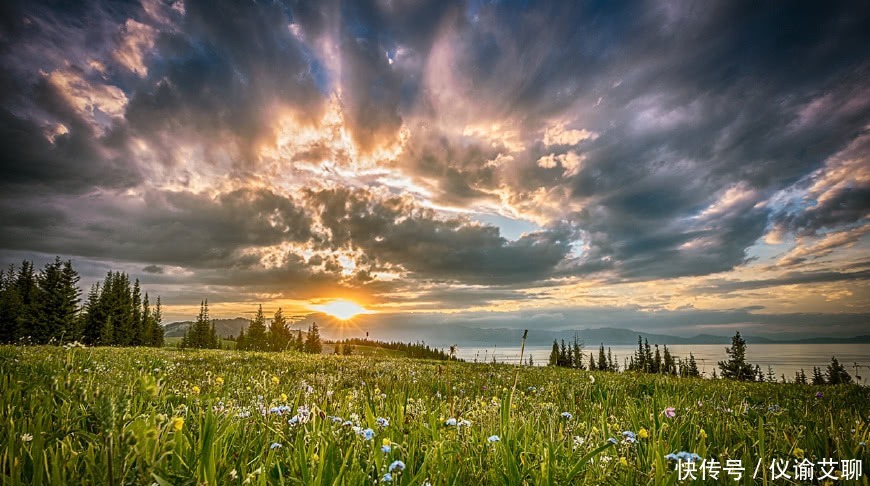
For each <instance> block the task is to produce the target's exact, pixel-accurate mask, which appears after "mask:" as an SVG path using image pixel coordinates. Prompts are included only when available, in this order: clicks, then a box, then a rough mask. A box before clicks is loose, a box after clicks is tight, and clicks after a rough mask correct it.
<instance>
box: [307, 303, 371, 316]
mask: <svg viewBox="0 0 870 486" xmlns="http://www.w3.org/2000/svg"><path fill="white" fill-rule="evenodd" d="M311 308H312V309H314V310H318V311H320V312H325V313H327V314H329V315H332V316H335V317H337V318H339V319H342V320H347V319H351V318H353V317H355V316H358V315H360V314H366V313H368V312H369V311H368V309H366V308H365V307H363V306H361V305H359V304H357V303H356V302H351V301H349V300H333V301H332V302H330V303H328V304H323V305H313V306H311Z"/></svg>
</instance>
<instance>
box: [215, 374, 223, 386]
mask: <svg viewBox="0 0 870 486" xmlns="http://www.w3.org/2000/svg"><path fill="white" fill-rule="evenodd" d="M214 382H215V383H217V384H218V385H223V384H224V379H223V378H221V377H220V376H218V377H217V378H215V379H214Z"/></svg>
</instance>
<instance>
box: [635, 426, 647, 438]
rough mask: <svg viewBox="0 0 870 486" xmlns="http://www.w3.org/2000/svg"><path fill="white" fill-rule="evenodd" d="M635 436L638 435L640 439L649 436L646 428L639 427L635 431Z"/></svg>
mask: <svg viewBox="0 0 870 486" xmlns="http://www.w3.org/2000/svg"><path fill="white" fill-rule="evenodd" d="M637 436H638V437H640V438H641V439H646V438H648V437H649V432H647V430H646V429H644V428H643V427H641V429H640V430H638V431H637Z"/></svg>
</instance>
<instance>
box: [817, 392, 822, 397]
mask: <svg viewBox="0 0 870 486" xmlns="http://www.w3.org/2000/svg"><path fill="white" fill-rule="evenodd" d="M823 396H824V395H822V392H816V398H822V397H823Z"/></svg>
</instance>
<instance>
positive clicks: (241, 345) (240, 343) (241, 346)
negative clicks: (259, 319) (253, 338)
mask: <svg viewBox="0 0 870 486" xmlns="http://www.w3.org/2000/svg"><path fill="white" fill-rule="evenodd" d="M247 345H248V340H247V339H246V338H245V330H244V329H239V337H237V338H236V349H237V350H239V351H244V350H245V349H247V348H246V347H245V346H247Z"/></svg>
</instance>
